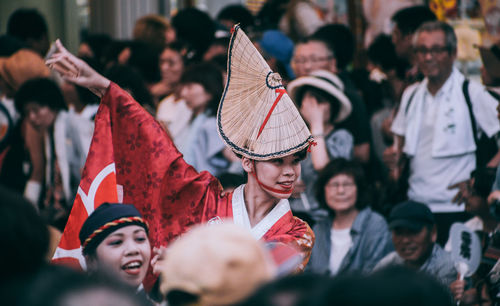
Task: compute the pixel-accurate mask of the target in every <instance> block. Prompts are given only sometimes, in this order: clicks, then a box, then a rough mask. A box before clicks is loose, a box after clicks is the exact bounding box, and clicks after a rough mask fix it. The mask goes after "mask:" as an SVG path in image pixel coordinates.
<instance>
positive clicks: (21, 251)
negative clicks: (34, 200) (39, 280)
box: [0, 185, 49, 296]
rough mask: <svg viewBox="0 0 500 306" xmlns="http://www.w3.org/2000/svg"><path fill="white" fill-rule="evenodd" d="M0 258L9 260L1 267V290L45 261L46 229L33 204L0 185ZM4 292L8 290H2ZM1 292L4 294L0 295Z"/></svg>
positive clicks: (47, 243) (46, 246)
mask: <svg viewBox="0 0 500 306" xmlns="http://www.w3.org/2000/svg"><path fill="white" fill-rule="evenodd" d="M0 198H1V199H2V200H1V201H0V213H1V214H2V216H3V220H2V222H1V223H0V237H1V244H2V246H3V251H2V252H1V255H0V258H1V259H2V261H3V262H5V263H9V264H7V265H5V267H4V268H3V269H2V276H3V277H2V279H1V280H0V283H1V284H2V285H0V288H1V289H0V290H1V291H3V289H5V288H6V286H7V285H8V284H9V283H11V282H13V281H14V280H16V281H17V280H18V279H23V278H24V277H27V276H29V275H32V274H34V273H36V272H37V271H38V270H39V269H40V267H42V266H43V265H44V264H45V263H46V259H47V253H48V251H49V232H48V230H47V225H46V224H45V222H44V221H43V220H42V219H41V218H40V216H39V215H38V213H37V211H36V210H35V208H33V205H31V204H30V203H29V202H28V201H26V200H25V199H23V198H22V196H21V195H20V194H16V193H13V192H12V191H9V190H8V189H7V188H5V187H4V186H1V185H0ZM3 293H4V294H5V293H7V292H3ZM2 296H3V295H2Z"/></svg>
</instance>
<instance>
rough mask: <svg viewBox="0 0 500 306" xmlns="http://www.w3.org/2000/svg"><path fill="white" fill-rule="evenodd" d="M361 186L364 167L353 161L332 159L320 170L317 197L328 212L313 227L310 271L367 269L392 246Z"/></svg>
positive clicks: (363, 270) (335, 271) (381, 222)
mask: <svg viewBox="0 0 500 306" xmlns="http://www.w3.org/2000/svg"><path fill="white" fill-rule="evenodd" d="M364 187H365V183H364V174H363V169H362V168H361V166H360V165H359V164H357V163H356V162H354V161H347V160H345V159H334V160H332V161H331V162H330V163H329V164H328V165H327V166H326V167H325V169H323V171H321V173H320V175H319V179H318V182H317V197H318V201H319V203H320V204H321V205H322V207H323V208H325V209H327V210H328V212H329V216H328V218H326V219H324V220H321V221H319V222H318V223H316V224H315V226H314V227H313V229H314V233H315V234H316V244H315V245H314V248H313V250H312V254H311V260H310V261H309V264H308V266H307V268H308V269H310V270H311V271H313V272H316V273H330V274H332V275H338V274H342V273H346V272H353V271H357V272H362V273H368V272H371V270H372V269H373V267H374V266H375V265H376V264H377V262H378V261H379V260H380V259H382V258H383V257H384V256H385V255H387V254H388V253H389V252H391V251H392V250H393V246H392V240H391V234H390V232H389V229H388V227H387V223H386V221H385V220H384V218H383V217H382V216H381V215H379V214H378V213H376V212H374V211H372V210H371V209H370V208H369V207H367V206H366V205H367V203H366V201H365V200H364V199H363V198H362V195H363V192H364Z"/></svg>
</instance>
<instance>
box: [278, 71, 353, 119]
mask: <svg viewBox="0 0 500 306" xmlns="http://www.w3.org/2000/svg"><path fill="white" fill-rule="evenodd" d="M306 85H308V86H311V87H315V88H318V89H321V90H322V91H324V92H325V93H327V94H328V95H330V96H332V97H334V98H335V99H337V100H338V101H339V102H340V108H339V113H338V115H337V117H336V118H334V119H333V122H334V123H337V122H341V121H343V120H344V119H345V118H347V116H349V115H350V114H351V111H352V105H351V101H349V98H347V96H346V95H345V94H344V84H343V83H342V81H341V80H340V79H339V78H338V77H337V76H336V75H335V74H333V73H331V72H329V71H326V70H316V71H313V72H312V73H311V74H310V75H308V76H303V77H300V78H297V79H295V80H293V81H292V82H290V83H289V84H288V88H287V89H288V92H289V93H290V96H291V97H292V99H293V100H294V101H295V102H298V101H297V99H298V98H299V97H297V95H298V93H299V91H300V89H301V88H302V87H304V86H306Z"/></svg>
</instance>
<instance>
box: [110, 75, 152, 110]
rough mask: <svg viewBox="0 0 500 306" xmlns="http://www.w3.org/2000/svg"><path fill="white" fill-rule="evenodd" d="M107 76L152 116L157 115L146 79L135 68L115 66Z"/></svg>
mask: <svg viewBox="0 0 500 306" xmlns="http://www.w3.org/2000/svg"><path fill="white" fill-rule="evenodd" d="M105 75H106V77H107V78H109V79H110V80H111V81H113V82H115V83H116V84H118V85H119V86H120V87H121V88H123V89H125V90H126V91H128V92H129V93H130V95H131V96H132V97H133V98H134V99H135V100H136V101H137V102H139V104H141V105H142V107H144V109H146V110H147V111H148V112H149V113H150V114H151V115H152V116H154V115H155V113H156V110H155V105H154V101H153V97H152V96H151V94H150V92H149V91H148V88H147V87H146V84H145V82H144V79H143V78H142V76H141V74H140V73H138V72H137V70H135V69H134V68H132V67H130V66H126V65H115V66H112V67H111V68H109V69H108V70H107V71H106V72H105Z"/></svg>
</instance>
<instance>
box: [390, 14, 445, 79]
mask: <svg viewBox="0 0 500 306" xmlns="http://www.w3.org/2000/svg"><path fill="white" fill-rule="evenodd" d="M391 20H392V22H394V28H393V30H392V42H393V43H394V46H395V47H396V54H397V56H398V60H397V63H398V66H400V67H399V69H398V71H400V78H401V79H402V80H404V81H405V83H406V84H407V85H409V84H411V83H413V82H415V81H418V80H420V79H422V76H421V75H420V71H419V70H418V67H417V66H416V65H415V58H414V52H413V47H414V45H413V34H414V33H415V32H416V31H417V29H418V28H419V27H420V26H421V25H422V24H424V23H425V22H427V21H434V20H436V16H435V15H434V13H433V12H432V11H431V10H430V9H429V8H428V7H427V6H423V5H422V6H411V7H407V8H403V9H401V10H399V11H397V12H396V13H395V14H394V15H393V16H392V18H391Z"/></svg>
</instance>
